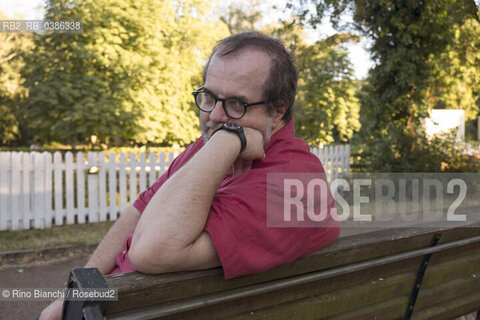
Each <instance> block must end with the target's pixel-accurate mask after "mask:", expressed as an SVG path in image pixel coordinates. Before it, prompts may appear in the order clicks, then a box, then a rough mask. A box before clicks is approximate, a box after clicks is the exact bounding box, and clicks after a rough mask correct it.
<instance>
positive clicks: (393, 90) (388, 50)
mask: <svg viewBox="0 0 480 320" xmlns="http://www.w3.org/2000/svg"><path fill="white" fill-rule="evenodd" d="M302 3H303V5H304V6H305V8H307V9H306V10H303V11H302V12H301V15H300V16H301V17H303V18H306V19H307V18H308V16H309V15H310V22H311V23H313V24H314V25H315V24H318V23H319V22H320V21H322V19H323V17H325V16H326V13H327V12H328V11H329V10H330V12H332V13H333V14H332V16H331V20H332V22H333V23H334V24H336V25H338V24H339V23H340V21H341V20H340V17H341V14H342V13H343V12H345V11H348V10H351V11H352V12H353V17H354V23H353V24H354V27H355V29H356V30H357V31H360V32H361V33H362V34H363V35H365V36H367V37H369V38H370V39H371V40H372V41H373V42H372V45H371V48H370V51H371V54H372V57H373V59H374V61H375V62H376V66H375V67H374V68H373V69H372V70H371V72H370V74H369V78H368V84H367V85H365V86H364V88H365V91H364V93H363V94H362V111H361V114H362V117H363V121H362V123H363V125H364V126H363V129H364V131H365V143H366V144H367V145H368V146H370V152H369V153H370V154H371V162H370V163H371V168H370V169H373V170H379V171H429V170H436V168H432V166H430V163H429V161H431V159H433V158H434V157H435V156H436V154H435V152H434V151H435V150H434V149H433V148H430V146H432V144H429V143H428V141H426V137H425V132H424V128H423V119H424V118H425V117H426V116H427V115H428V111H429V109H430V107H431V106H430V105H429V103H428V101H427V100H428V97H429V93H430V92H431V90H432V89H431V88H434V87H435V85H436V84H438V81H436V78H435V75H436V71H437V70H438V69H437V67H436V64H437V63H438V57H439V56H440V55H441V54H442V53H444V52H446V51H447V50H448V48H449V47H450V48H451V46H453V43H454V41H453V39H454V38H455V31H456V30H457V29H458V28H461V26H462V25H464V23H465V21H466V20H467V19H469V18H475V19H478V17H477V15H476V13H477V9H476V7H475V3H474V2H473V1H472V0H457V1H454V0H439V1H393V0H373V1H357V0H356V1H352V0H326V1H322V2H319V1H310V0H307V1H302ZM311 4H314V5H315V8H316V12H315V13H314V14H311V13H310V12H309V11H308V5H311ZM434 167H435V166H434Z"/></svg>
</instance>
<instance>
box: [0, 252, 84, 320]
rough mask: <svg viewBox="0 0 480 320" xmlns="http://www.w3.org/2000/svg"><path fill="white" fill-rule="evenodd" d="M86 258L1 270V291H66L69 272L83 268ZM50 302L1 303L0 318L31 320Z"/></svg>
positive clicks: (71, 258)
mask: <svg viewBox="0 0 480 320" xmlns="http://www.w3.org/2000/svg"><path fill="white" fill-rule="evenodd" d="M87 259H88V256H75V257H68V258H63V259H56V260H51V261H47V262H34V263H30V264H26V265H18V266H3V267H0V288H65V286H66V283H67V279H68V275H69V273H70V270H71V269H73V268H75V267H83V266H84V265H85V263H86V261H87ZM49 303H50V302H48V301H18V302H17V301H15V302H5V301H0V315H1V316H0V318H1V319H13V320H23V319H26V320H32V319H34V318H35V317H38V316H39V315H40V312H41V311H42V310H43V308H44V307H46V306H47V305H48V304H49Z"/></svg>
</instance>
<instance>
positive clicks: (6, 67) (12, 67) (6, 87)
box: [0, 14, 32, 145]
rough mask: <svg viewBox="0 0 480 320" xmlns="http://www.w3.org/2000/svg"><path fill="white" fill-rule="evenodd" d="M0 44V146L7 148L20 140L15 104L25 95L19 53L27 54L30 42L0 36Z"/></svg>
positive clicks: (14, 35) (14, 36) (23, 36)
mask: <svg viewBox="0 0 480 320" xmlns="http://www.w3.org/2000/svg"><path fill="white" fill-rule="evenodd" d="M0 18H2V14H0ZM0 43H2V45H1V46H0V84H1V85H0V114H1V116H0V144H1V145H11V144H13V143H15V142H18V141H19V140H20V139H21V122H20V121H19V114H18V111H19V101H22V100H23V99H24V98H25V95H26V91H25V90H24V88H23V86H22V79H21V77H20V69H21V68H22V67H23V66H24V61H23V57H22V53H25V54H28V51H29V49H30V48H31V45H32V40H31V36H30V35H29V34H20V33H1V34H0Z"/></svg>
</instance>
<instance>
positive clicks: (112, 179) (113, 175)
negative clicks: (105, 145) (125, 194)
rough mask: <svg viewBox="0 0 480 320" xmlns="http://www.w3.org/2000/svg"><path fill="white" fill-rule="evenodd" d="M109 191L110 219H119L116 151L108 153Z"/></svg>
mask: <svg viewBox="0 0 480 320" xmlns="http://www.w3.org/2000/svg"><path fill="white" fill-rule="evenodd" d="M108 192H109V195H110V197H109V198H110V201H109V202H108V212H109V213H110V220H111V221H114V220H117V212H118V206H117V164H116V163H115V153H113V152H110V154H109V155H108Z"/></svg>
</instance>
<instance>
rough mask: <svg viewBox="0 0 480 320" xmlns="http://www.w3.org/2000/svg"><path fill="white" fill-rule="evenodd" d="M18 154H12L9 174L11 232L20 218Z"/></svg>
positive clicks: (16, 228)
mask: <svg viewBox="0 0 480 320" xmlns="http://www.w3.org/2000/svg"><path fill="white" fill-rule="evenodd" d="M20 157H21V156H20V153H18V152H12V162H11V164H12V166H11V168H12V173H11V182H12V189H11V193H10V199H11V201H12V202H11V206H10V208H11V209H10V210H11V211H10V212H11V214H10V217H11V221H12V230H18V225H19V223H18V218H19V216H20V192H21V190H20V187H21V185H20V183H21V177H22V176H21V165H22V163H21V161H22V160H21V158H20Z"/></svg>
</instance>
